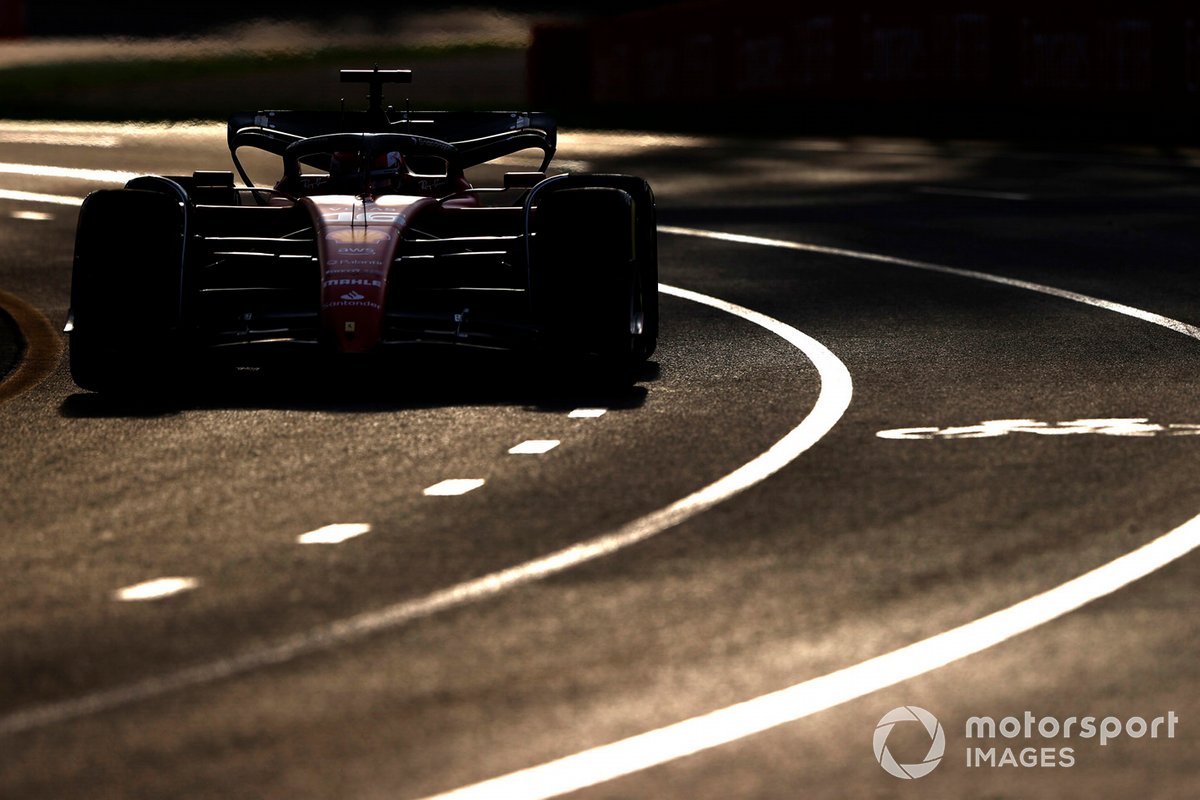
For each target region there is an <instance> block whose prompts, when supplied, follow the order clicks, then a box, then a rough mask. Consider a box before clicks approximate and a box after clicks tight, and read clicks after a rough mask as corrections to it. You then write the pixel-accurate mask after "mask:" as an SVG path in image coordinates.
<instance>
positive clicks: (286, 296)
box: [68, 69, 658, 392]
mask: <svg viewBox="0 0 1200 800" xmlns="http://www.w3.org/2000/svg"><path fill="white" fill-rule="evenodd" d="M341 78H342V80H343V81H348V82H360V83H366V84H368V85H369V95H368V96H369V104H368V108H367V110H366V111H345V110H342V111H329V112H308V111H259V112H252V113H251V112H248V113H238V114H235V115H234V116H233V117H231V118H230V120H229V125H228V141H229V149H230V154H231V156H232V160H233V166H234V168H235V169H236V170H237V172H238V173H239V175H240V177H241V180H242V183H243V184H244V185H240V186H239V185H235V181H234V174H233V172H232V171H220V172H215V171H199V172H195V173H194V174H192V175H191V176H166V177H164V176H143V177H138V178H135V179H134V180H131V181H129V182H128V183H127V184H126V185H125V188H123V189H116V190H101V191H96V192H93V193H92V194H90V195H88V197H87V198H86V199H85V201H84V203H83V206H82V209H81V211H80V216H79V223H78V228H77V231H76V242H75V259H74V268H73V275H72V285H71V312H70V319H69V323H68V331H69V336H70V364H71V374H72V377H73V378H74V380H75V383H76V384H78V385H79V386H80V387H82V388H84V389H89V390H94V391H102V392H103V391H121V390H127V389H129V388H131V387H132V386H133V385H135V384H143V383H144V382H145V381H146V379H147V377H150V378H151V379H152V380H153V379H154V378H155V376H158V375H161V374H162V369H163V367H164V365H166V366H170V367H175V368H182V369H184V370H186V369H189V368H190V366H191V365H192V364H194V363H198V362H200V361H205V362H208V361H212V360H215V361H218V362H220V363H230V364H233V365H237V366H252V365H260V366H261V365H262V364H263V363H265V362H266V361H267V360H269V359H272V358H274V357H276V356H278V355H279V354H281V353H285V352H289V353H297V352H299V353H301V354H303V353H310V354H324V353H330V354H335V356H334V357H335V359H348V360H353V359H356V358H360V359H361V358H367V357H369V356H372V355H375V354H381V353H386V352H396V351H397V350H398V349H399V348H400V347H401V346H404V345H425V344H428V345H435V344H451V345H466V346H472V347H482V348H500V349H505V350H524V351H528V352H532V353H546V354H548V355H552V356H554V357H567V358H572V359H576V358H578V359H586V360H589V361H595V362H596V363H597V364H602V365H605V366H606V367H616V368H617V371H621V370H625V371H626V373H627V374H628V372H629V370H630V369H631V368H635V367H636V365H637V364H639V363H641V362H642V361H644V360H646V359H647V358H649V356H650V355H651V354H652V353H653V352H654V349H655V345H656V342H657V337H658V275H657V271H658V268H657V252H656V228H655V209H654V197H653V194H652V192H651V190H650V187H649V185H648V184H647V183H646V181H644V180H642V179H640V178H636V177H632V176H629V175H611V174H591V173H588V174H570V173H563V174H557V175H553V176H551V177H547V175H546V170H547V168H548V167H549V165H550V161H551V159H552V158H553V156H554V153H555V146H556V128H555V123H554V121H553V119H551V118H550V117H548V116H547V115H545V114H540V113H526V112H505V111H480V112H452V111H407V110H404V111H397V110H395V109H394V108H392V107H390V106H389V107H387V108H385V107H384V105H383V86H384V84H385V83H393V82H403V83H407V82H409V81H410V80H411V73H410V72H409V71H408V70H379V69H374V70H343V71H342V72H341ZM242 148H254V149H257V150H260V151H265V153H268V154H272V155H273V156H276V157H278V158H279V159H281V161H282V164H281V165H280V166H281V168H280V169H279V171H278V172H277V173H276V174H277V175H278V176H279V177H278V180H277V182H276V183H274V185H272V186H269V187H267V186H256V185H255V184H254V183H253V182H252V181H251V179H250V177H249V176H248V174H247V170H246V169H245V168H243V165H242V161H241V160H240V159H239V151H241V149H242ZM522 151H531V152H535V153H537V157H538V158H539V159H540V164H541V166H540V169H539V170H538V171H533V172H508V173H505V174H504V178H503V182H502V185H498V186H494V187H489V188H482V187H477V186H474V185H472V184H471V183H470V182H469V180H468V177H467V174H466V173H467V171H468V170H471V168H473V167H478V166H479V165H482V164H485V163H487V162H491V161H494V160H496V159H500V158H503V157H506V156H512V155H514V154H517V153H520V152H522ZM496 182H497V183H500V181H498V180H497V181H496ZM301 357H302V358H303V355H302V356H301Z"/></svg>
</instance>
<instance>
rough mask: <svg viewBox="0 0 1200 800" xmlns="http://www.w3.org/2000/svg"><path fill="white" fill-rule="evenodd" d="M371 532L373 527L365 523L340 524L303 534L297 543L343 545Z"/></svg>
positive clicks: (297, 538)
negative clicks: (348, 540)
mask: <svg viewBox="0 0 1200 800" xmlns="http://www.w3.org/2000/svg"><path fill="white" fill-rule="evenodd" d="M370 532H371V526H370V525H369V524H367V523H365V522H338V523H335V524H333V525H325V526H324V527H321V528H317V529H316V530H314V531H309V532H308V533H302V534H300V535H299V536H298V537H296V541H297V542H299V543H300V544H341V543H342V542H344V541H346V540H347V539H353V538H355V537H357V536H362V535H363V534H365V533H370Z"/></svg>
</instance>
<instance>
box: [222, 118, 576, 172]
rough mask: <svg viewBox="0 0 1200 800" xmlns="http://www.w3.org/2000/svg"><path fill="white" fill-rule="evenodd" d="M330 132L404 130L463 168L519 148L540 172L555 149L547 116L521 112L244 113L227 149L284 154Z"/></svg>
mask: <svg viewBox="0 0 1200 800" xmlns="http://www.w3.org/2000/svg"><path fill="white" fill-rule="evenodd" d="M330 133H406V134H410V135H414V136H424V137H427V138H430V139H438V140H440V141H443V142H448V143H450V144H452V145H454V146H455V147H457V148H458V151H459V159H460V163H461V165H462V167H463V168H464V169H465V168H467V167H473V166H475V165H477V164H482V163H484V162H486V161H491V160H492V159H495V158H500V157H501V156H506V155H509V154H511V153H516V152H518V151H520V150H527V149H536V150H541V151H542V154H543V162H542V167H541V171H543V172H544V171H545V170H546V167H548V166H549V164H550V160H551V159H552V158H554V152H555V149H556V148H557V139H558V133H557V126H556V124H555V121H554V119H553V118H552V117H551V116H550V115H548V114H542V113H538V112H524V111H394V110H391V109H388V110H386V111H382V110H381V111H379V112H372V111H346V112H337V111H333V112H328V111H246V112H240V113H237V114H234V115H233V116H232V117H230V118H229V126H228V140H229V150H230V152H231V153H233V154H234V160H235V161H236V160H237V158H236V151H237V149H238V148H239V147H256V148H258V149H260V150H266V151H267V152H269V153H274V154H276V155H280V156H281V155H283V151H284V150H286V149H287V146H288V145H290V144H292V143H293V142H296V141H299V140H301V139H309V138H311V137H313V136H325V135H327V134H330Z"/></svg>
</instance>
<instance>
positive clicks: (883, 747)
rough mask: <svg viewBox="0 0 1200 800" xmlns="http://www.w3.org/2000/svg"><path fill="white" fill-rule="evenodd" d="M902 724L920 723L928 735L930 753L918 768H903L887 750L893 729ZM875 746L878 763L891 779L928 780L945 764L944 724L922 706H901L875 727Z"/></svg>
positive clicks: (905, 766) (910, 766) (915, 765)
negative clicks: (938, 767)
mask: <svg viewBox="0 0 1200 800" xmlns="http://www.w3.org/2000/svg"><path fill="white" fill-rule="evenodd" d="M901 722H916V723H919V724H921V725H923V726H924V727H925V732H926V733H928V734H929V740H930V743H929V752H928V753H926V754H925V758H924V760H922V761H920V762H918V763H916V764H901V763H899V762H898V761H896V759H895V758H893V757H892V754H891V752H890V751H889V750H888V747H887V739H888V735H889V734H891V732H892V728H894V727H896V725H898V724H899V723H901ZM873 744H874V745H875V760H876V761H878V762H879V766H881V767H883V768H884V770H886V771H887V773H888V774H889V775H894V776H896V777H897V778H902V779H904V780H913V779H915V778H923V777H925V776H926V775H928V774H929V773H931V772H933V770H934V769H935V768H936V767H937V765H938V764H940V763H942V756H943V755H944V754H945V752H946V732H945V731H944V730H942V723H940V722H938V719H937V717H935V716H934V715H933V714H930V713H929V712H928V711H926V710H925V709H923V708H921V707H920V706H901V707H899V708H893V709H892V710H891V711H889V712H888V713H886V714H884V715H883V718H882V719H880V720H879V724H878V725H876V726H875V738H874V740H873Z"/></svg>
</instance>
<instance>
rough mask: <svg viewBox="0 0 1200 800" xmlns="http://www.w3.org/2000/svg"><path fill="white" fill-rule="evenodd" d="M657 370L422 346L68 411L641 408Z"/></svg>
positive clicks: (652, 365) (192, 376)
mask: <svg viewBox="0 0 1200 800" xmlns="http://www.w3.org/2000/svg"><path fill="white" fill-rule="evenodd" d="M658 378H659V366H658V364H657V362H654V361H649V362H646V363H644V364H642V365H640V367H639V368H638V370H637V371H636V374H629V373H623V374H614V373H613V372H612V371H611V370H606V369H604V368H602V367H600V366H598V365H596V364H592V363H589V362H577V363H569V364H568V363H560V362H553V363H547V361H546V360H545V359H536V358H532V357H529V356H522V355H516V354H511V353H476V352H466V351H464V352H453V353H439V354H427V353H421V354H417V355H415V356H411V357H406V358H403V359H387V360H377V359H369V360H363V361H361V362H355V363H339V362H336V361H330V362H325V363H320V362H310V363H306V364H301V363H291V364H275V365H264V366H260V367H243V368H229V367H218V366H207V367H202V368H199V369H196V370H194V371H190V372H189V373H188V374H187V375H182V376H177V377H175V378H173V379H162V380H158V381H153V382H142V385H141V386H140V387H139V388H137V389H133V390H131V391H129V392H122V393H118V394H95V393H91V392H78V393H76V394H73V395H71V396H69V397H67V398H66V400H64V401H63V403H62V404H61V406H60V408H59V412H60V413H61V414H62V416H64V417H68V418H101V417H114V418H153V417H162V416H170V415H173V414H177V413H180V412H183V411H188V410H200V409H249V408H256V409H257V408H269V409H285V410H307V411H328V412H339V413H357V414H364V413H387V412H394V411H399V410H404V409H416V408H436V407H443V406H522V407H526V408H529V409H532V410H537V411H545V412H548V413H558V412H563V411H569V410H572V409H575V408H580V407H586V406H593V407H604V408H637V407H639V406H641V405H642V404H643V403H644V402H645V399H646V396H647V394H648V393H649V390H648V389H647V387H646V386H644V385H641V384H643V383H646V382H652V381H655V380H657V379H658Z"/></svg>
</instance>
